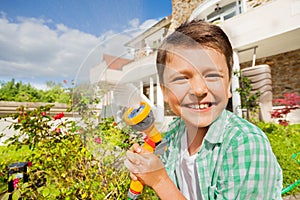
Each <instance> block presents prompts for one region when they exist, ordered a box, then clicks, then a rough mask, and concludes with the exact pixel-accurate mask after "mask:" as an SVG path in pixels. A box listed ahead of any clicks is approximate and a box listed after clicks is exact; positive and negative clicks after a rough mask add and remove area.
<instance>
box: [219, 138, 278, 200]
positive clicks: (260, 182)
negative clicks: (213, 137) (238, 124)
mask: <svg viewBox="0 0 300 200" xmlns="http://www.w3.org/2000/svg"><path fill="white" fill-rule="evenodd" d="M281 187H282V172H281V169H280V166H279V165H278V162H277V160H276V157H275V156H274V154H273V152H272V149H271V146H270V144H269V141H268V139H267V138H266V137H265V136H264V135H261V134H257V133H249V134H240V135H239V136H238V137H236V138H234V139H232V140H231V141H230V144H229V146H228V149H227V151H226V153H225V155H224V158H223V163H222V170H221V172H220V177H219V179H218V183H217V188H216V190H215V194H214V195H215V198H214V199H282V198H281Z"/></svg>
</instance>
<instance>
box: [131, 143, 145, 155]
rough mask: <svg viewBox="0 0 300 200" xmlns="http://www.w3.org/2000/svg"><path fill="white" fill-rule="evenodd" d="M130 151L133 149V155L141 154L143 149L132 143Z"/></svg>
mask: <svg viewBox="0 0 300 200" xmlns="http://www.w3.org/2000/svg"><path fill="white" fill-rule="evenodd" d="M132 149H133V152H135V153H143V148H142V147H141V146H140V145H139V144H137V143H134V144H133V145H132Z"/></svg>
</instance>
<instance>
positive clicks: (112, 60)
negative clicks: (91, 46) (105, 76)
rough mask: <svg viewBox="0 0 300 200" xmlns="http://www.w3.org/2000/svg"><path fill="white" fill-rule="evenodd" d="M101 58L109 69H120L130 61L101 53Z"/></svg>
mask: <svg viewBox="0 0 300 200" xmlns="http://www.w3.org/2000/svg"><path fill="white" fill-rule="evenodd" d="M103 60H104V62H105V63H106V65H107V66H108V68H109V69H114V70H122V68H123V66H124V65H126V64H128V63H130V62H132V60H129V59H126V58H121V57H116V56H112V55H108V54H103Z"/></svg>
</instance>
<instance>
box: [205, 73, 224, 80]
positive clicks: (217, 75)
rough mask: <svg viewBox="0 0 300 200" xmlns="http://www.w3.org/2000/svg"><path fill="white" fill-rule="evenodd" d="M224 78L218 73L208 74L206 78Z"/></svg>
mask: <svg viewBox="0 0 300 200" xmlns="http://www.w3.org/2000/svg"><path fill="white" fill-rule="evenodd" d="M222 77H223V76H222V75H221V74H218V73H213V74H207V75H206V76H205V78H207V79H211V80H215V79H218V78H222Z"/></svg>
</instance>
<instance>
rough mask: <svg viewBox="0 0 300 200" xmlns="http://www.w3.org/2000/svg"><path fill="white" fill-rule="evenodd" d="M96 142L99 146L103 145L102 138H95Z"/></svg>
mask: <svg viewBox="0 0 300 200" xmlns="http://www.w3.org/2000/svg"><path fill="white" fill-rule="evenodd" d="M94 141H95V142H96V143H97V144H101V143H102V141H101V138H99V137H97V138H95V140H94Z"/></svg>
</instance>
